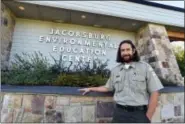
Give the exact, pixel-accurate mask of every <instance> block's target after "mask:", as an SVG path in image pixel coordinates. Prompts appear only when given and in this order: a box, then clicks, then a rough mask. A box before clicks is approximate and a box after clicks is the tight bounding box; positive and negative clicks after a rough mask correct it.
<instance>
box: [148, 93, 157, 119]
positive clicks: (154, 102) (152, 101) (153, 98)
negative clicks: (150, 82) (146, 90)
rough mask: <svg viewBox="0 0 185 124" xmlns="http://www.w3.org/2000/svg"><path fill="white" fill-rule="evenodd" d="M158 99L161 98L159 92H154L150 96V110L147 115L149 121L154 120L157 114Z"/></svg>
mask: <svg viewBox="0 0 185 124" xmlns="http://www.w3.org/2000/svg"><path fill="white" fill-rule="evenodd" d="M158 97H159V92H158V91H154V92H152V93H151V95H150V100H149V104H148V110H147V113H146V116H147V117H148V119H149V120H151V119H152V116H153V114H154V112H155V109H156V107H157V104H158Z"/></svg>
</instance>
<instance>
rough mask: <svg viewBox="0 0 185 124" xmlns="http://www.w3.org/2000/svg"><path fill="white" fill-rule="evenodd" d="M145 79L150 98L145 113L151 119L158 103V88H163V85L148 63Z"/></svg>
mask: <svg viewBox="0 0 185 124" xmlns="http://www.w3.org/2000/svg"><path fill="white" fill-rule="evenodd" d="M146 80H147V89H148V92H149V93H150V99H149V103H148V110H147V113H146V115H147V117H148V119H149V120H151V119H152V116H153V114H154V113H155V109H156V107H157V104H158V98H159V90H160V89H162V88H163V85H162V83H161V81H160V80H159V78H158V76H157V75H156V73H155V72H154V70H153V68H152V67H151V66H150V65H149V64H147V75H146Z"/></svg>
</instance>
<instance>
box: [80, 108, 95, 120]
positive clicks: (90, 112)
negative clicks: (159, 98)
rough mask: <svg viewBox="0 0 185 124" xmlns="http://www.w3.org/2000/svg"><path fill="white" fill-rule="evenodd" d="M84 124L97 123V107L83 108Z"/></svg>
mask: <svg viewBox="0 0 185 124" xmlns="http://www.w3.org/2000/svg"><path fill="white" fill-rule="evenodd" d="M82 122H87V123H89V122H95V106H90V105H89V106H82Z"/></svg>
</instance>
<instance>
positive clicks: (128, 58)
mask: <svg viewBox="0 0 185 124" xmlns="http://www.w3.org/2000/svg"><path fill="white" fill-rule="evenodd" d="M122 59H123V61H124V62H127V63H128V62H131V61H132V60H133V56H132V55H124V56H122Z"/></svg>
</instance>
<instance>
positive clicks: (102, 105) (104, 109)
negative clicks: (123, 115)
mask: <svg viewBox="0 0 185 124" xmlns="http://www.w3.org/2000/svg"><path fill="white" fill-rule="evenodd" d="M113 111H114V103H113V102H101V101H98V102H97V106H96V112H97V115H96V117H97V118H106V117H108V118H110V117H112V116H113Z"/></svg>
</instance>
